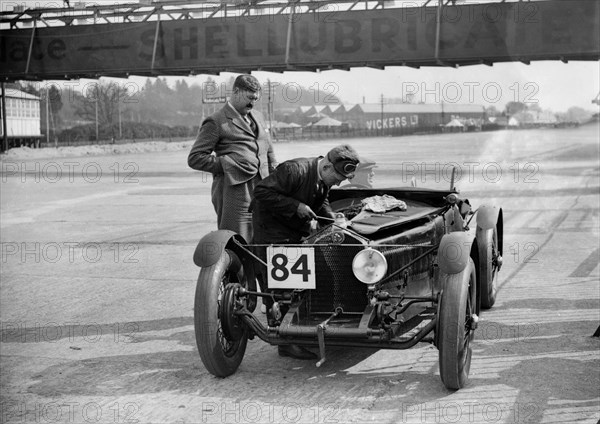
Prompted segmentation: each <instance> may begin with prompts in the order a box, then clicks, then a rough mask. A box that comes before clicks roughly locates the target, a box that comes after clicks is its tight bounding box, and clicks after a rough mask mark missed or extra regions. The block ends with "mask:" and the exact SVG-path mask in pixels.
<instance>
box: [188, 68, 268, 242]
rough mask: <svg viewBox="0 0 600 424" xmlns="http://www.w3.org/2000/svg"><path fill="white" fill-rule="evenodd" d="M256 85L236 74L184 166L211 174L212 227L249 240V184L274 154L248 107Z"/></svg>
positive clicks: (254, 98)
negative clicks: (226, 98)
mask: <svg viewBox="0 0 600 424" xmlns="http://www.w3.org/2000/svg"><path fill="white" fill-rule="evenodd" d="M260 93H261V86H260V83H259V82H258V80H257V79H256V78H255V77H253V76H252V75H245V74H244V75H239V76H238V77H237V78H236V79H235V82H234V83H233V93H232V95H231V98H230V99H229V101H228V102H227V104H226V105H225V106H224V107H223V108H222V109H221V110H219V111H217V112H216V113H214V114H213V115H211V116H209V117H208V118H206V119H205V120H204V122H202V126H201V127H200V131H199V133H198V137H196V142H195V143H194V145H193V146H192V150H191V151H190V154H189V156H188V165H189V166H190V167H191V168H193V169H196V170H198V171H205V172H210V173H211V174H212V175H213V183H212V188H211V197H212V204H213V206H214V208H215V212H216V213H217V227H218V228H219V229H220V230H231V231H235V232H236V233H238V234H240V235H241V236H242V237H244V239H245V240H246V241H248V242H250V241H251V240H252V237H253V231H252V214H251V213H250V212H249V211H248V207H249V206H250V201H251V200H252V194H253V192H254V187H255V186H256V184H258V182H259V181H261V180H262V179H263V178H265V177H266V176H267V175H269V173H270V172H271V171H273V170H274V169H275V166H276V163H275V155H274V153H273V145H272V143H271V139H270V137H269V133H268V132H267V130H266V129H265V122H264V119H263V117H262V115H261V114H260V112H258V111H255V110H253V109H254V105H255V103H256V102H257V101H258V100H259V99H260Z"/></svg>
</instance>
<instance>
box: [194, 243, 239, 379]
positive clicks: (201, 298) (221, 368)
mask: <svg viewBox="0 0 600 424" xmlns="http://www.w3.org/2000/svg"><path fill="white" fill-rule="evenodd" d="M235 259H237V258H236V257H235V254H234V253H233V252H230V251H228V250H226V251H224V252H223V254H222V255H221V257H220V258H219V260H218V261H217V262H216V263H215V264H213V265H211V266H209V267H206V268H202V270H201V271H200V276H199V277H198V284H197V286H196V296H195V301H194V330H195V333H196V345H197V346H198V352H199V353H200V359H202V363H203V364H204V366H205V367H206V369H207V370H208V371H209V372H210V373H211V374H213V375H215V376H217V377H227V376H229V375H231V374H233V373H234V372H235V371H236V370H237V369H238V367H239V366H240V363H241V362H242V359H243V358H244V353H245V352H246V344H247V342H248V336H247V332H246V329H245V327H244V326H243V324H241V323H240V322H239V321H238V320H237V318H236V317H235V316H233V315H232V312H233V302H234V301H235V293H234V290H232V289H234V287H232V284H233V283H234V280H236V277H235V276H236V275H237V273H238V271H239V269H235V268H239V261H236V260H235ZM236 264H238V265H237V266H236ZM235 286H238V287H239V285H238V284H235Z"/></svg>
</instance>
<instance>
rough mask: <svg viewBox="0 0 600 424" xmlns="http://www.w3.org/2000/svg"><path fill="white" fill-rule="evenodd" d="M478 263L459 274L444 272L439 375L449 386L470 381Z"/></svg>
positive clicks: (468, 265) (451, 387)
mask: <svg viewBox="0 0 600 424" xmlns="http://www.w3.org/2000/svg"><path fill="white" fill-rule="evenodd" d="M476 282H477V276H476V273H475V264H474V263H473V260H472V259H470V258H469V263H468V264H467V267H466V268H465V269H464V270H463V271H462V272H459V273H458V274H450V275H446V276H444V280H443V284H442V289H443V293H442V299H441V305H440V312H439V316H438V320H439V327H438V331H439V334H438V348H439V351H440V352H439V363H440V376H441V378H442V382H443V383H444V385H445V386H446V387H447V388H448V389H453V390H456V389H461V388H463V387H464V386H465V385H466V384H467V383H468V381H469V369H470V368H471V355H472V349H471V341H472V340H473V336H474V330H475V327H476V326H477V319H478V318H477V315H476V307H477V305H476V301H477V297H476V294H477V292H476Z"/></svg>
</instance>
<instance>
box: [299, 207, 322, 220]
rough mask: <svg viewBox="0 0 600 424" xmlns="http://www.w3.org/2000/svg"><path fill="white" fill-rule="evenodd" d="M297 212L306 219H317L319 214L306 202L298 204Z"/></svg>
mask: <svg viewBox="0 0 600 424" xmlns="http://www.w3.org/2000/svg"><path fill="white" fill-rule="evenodd" d="M296 213H297V214H298V216H299V217H300V218H302V219H305V220H307V221H308V220H310V219H316V218H317V214H316V213H314V212H313V210H312V209H311V208H310V206H308V205H307V204H305V203H300V204H299V205H298V209H296Z"/></svg>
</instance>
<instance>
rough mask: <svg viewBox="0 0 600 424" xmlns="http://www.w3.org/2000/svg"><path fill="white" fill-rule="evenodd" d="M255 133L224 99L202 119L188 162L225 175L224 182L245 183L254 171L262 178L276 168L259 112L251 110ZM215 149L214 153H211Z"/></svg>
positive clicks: (253, 174)
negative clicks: (215, 110)
mask: <svg viewBox="0 0 600 424" xmlns="http://www.w3.org/2000/svg"><path fill="white" fill-rule="evenodd" d="M250 115H251V117H252V119H254V122H256V126H257V132H258V134H257V135H256V136H255V135H254V133H253V132H252V129H251V128H250V125H249V124H248V123H247V122H246V121H245V120H244V119H243V118H242V117H241V115H240V114H239V113H237V111H236V110H235V109H234V108H233V106H231V105H230V104H229V103H227V104H226V105H225V106H224V107H223V108H222V109H221V110H219V111H217V112H216V113H214V114H213V115H211V116H209V117H208V118H206V119H205V120H204V122H202V126H201V127H200V131H199V132H198V136H197V137H196V142H195V143H194V145H193V146H192V150H191V151H190V154H189V156H188V165H189V166H190V167H191V168H193V169H197V170H199V171H205V172H210V173H211V174H213V175H221V174H223V175H224V178H225V181H224V182H225V184H227V185H236V184H242V183H245V182H247V181H249V180H251V179H252V178H254V177H255V176H256V175H257V174H258V175H259V176H260V178H261V179H262V178H265V177H266V176H267V175H269V172H270V171H271V170H273V169H275V155H274V153H273V145H272V144H271V139H270V137H269V133H268V132H267V130H266V129H265V122H264V119H263V117H262V114H261V113H260V112H258V111H251V112H250ZM213 152H214V155H213V154H212V153H213Z"/></svg>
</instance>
